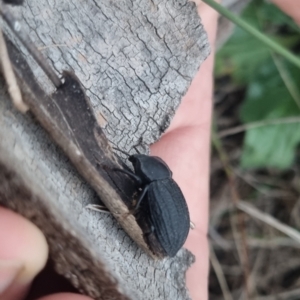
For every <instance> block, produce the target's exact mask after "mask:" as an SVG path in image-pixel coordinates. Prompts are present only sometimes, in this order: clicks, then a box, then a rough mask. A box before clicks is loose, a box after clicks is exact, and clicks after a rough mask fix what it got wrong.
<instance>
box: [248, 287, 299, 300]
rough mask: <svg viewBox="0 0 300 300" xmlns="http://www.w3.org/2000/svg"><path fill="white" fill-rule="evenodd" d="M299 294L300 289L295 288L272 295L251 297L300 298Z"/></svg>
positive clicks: (267, 298) (268, 298)
mask: <svg viewBox="0 0 300 300" xmlns="http://www.w3.org/2000/svg"><path fill="white" fill-rule="evenodd" d="M299 295H300V289H295V290H291V291H287V292H283V293H277V294H274V295H270V296H262V297H255V298H251V300H274V299H280V300H285V299H299Z"/></svg>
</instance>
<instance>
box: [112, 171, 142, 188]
mask: <svg viewBox="0 0 300 300" xmlns="http://www.w3.org/2000/svg"><path fill="white" fill-rule="evenodd" d="M112 171H117V172H121V173H124V174H126V175H128V176H129V177H130V178H132V179H133V180H134V181H135V182H136V183H137V184H138V185H139V186H140V185H142V180H141V178H140V177H139V176H137V175H136V174H134V173H133V172H130V171H127V170H123V169H117V168H113V169H112Z"/></svg>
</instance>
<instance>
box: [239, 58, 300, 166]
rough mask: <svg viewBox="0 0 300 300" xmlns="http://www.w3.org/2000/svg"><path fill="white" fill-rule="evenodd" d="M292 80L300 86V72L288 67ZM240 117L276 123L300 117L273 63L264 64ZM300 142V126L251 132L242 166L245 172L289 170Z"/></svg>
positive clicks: (266, 128)
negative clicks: (263, 168) (280, 120)
mask: <svg viewBox="0 0 300 300" xmlns="http://www.w3.org/2000/svg"><path fill="white" fill-rule="evenodd" d="M286 70H287V72H289V74H290V76H289V78H292V80H294V81H295V82H300V72H299V69H297V68H295V67H294V66H291V65H286ZM240 116H241V119H242V121H243V122H245V123H249V122H255V121H263V120H276V119H279V118H286V117H291V116H300V109H299V106H298V104H297V103H296V101H295V99H294V98H293V96H292V95H291V93H290V91H289V90H288V89H287V86H286V84H285V83H284V81H283V80H282V78H281V77H280V75H279V72H278V69H277V67H276V65H275V64H274V62H273V61H271V60H269V62H268V63H265V64H263V65H262V66H261V67H260V68H259V70H258V74H257V76H256V78H255V80H253V81H252V82H251V83H250V84H249V86H248V89H247V94H246V99H245V101H244V102H243V104H242V107H241V112H240ZM299 142H300V124H297V123H294V124H279V125H267V126H264V127H259V128H255V129H251V130H247V132H246V136H245V139H244V146H243V153H242V158H241V166H242V167H243V168H258V167H266V166H267V167H276V168H280V169H284V168H288V167H289V166H290V165H291V164H292V162H293V160H294V153H295V148H296V147H297V145H298V144H299Z"/></svg>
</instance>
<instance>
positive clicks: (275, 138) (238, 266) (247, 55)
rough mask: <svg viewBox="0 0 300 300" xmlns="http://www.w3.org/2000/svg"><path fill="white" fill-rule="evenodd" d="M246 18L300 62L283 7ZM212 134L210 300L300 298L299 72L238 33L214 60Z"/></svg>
mask: <svg viewBox="0 0 300 300" xmlns="http://www.w3.org/2000/svg"><path fill="white" fill-rule="evenodd" d="M295 1H298V0H295ZM241 17H242V18H243V19H244V20H246V21H247V22H248V23H249V24H251V25H252V26H253V27H255V28H256V29H258V30H259V31H260V32H264V33H265V34H266V35H268V36H269V37H271V38H272V39H273V40H274V41H276V42H277V43H278V44H280V45H282V46H284V47H285V48H287V49H289V51H291V52H293V53H294V54H296V55H299V52H300V28H299V26H298V25H297V24H295V23H294V22H293V20H292V19H291V18H289V17H288V16H286V15H285V14H284V13H283V12H281V11H280V10H279V9H278V8H277V7H276V6H274V5H272V4H271V3H269V2H267V1H263V0H252V1H251V2H250V4H249V5H248V6H247V7H246V9H245V10H244V12H243V13H242V15H241ZM299 59H300V57H299ZM212 136H213V139H212V144H213V146H212V148H213V154H212V162H211V166H212V167H211V223H210V231H209V237H210V243H211V272H210V286H209V289H210V299H226V300H227V299H228V300H231V299H256V300H258V299H259V300H266V299H268V300H269V299H270V300H271V299H289V300H292V299H293V300H294V299H300V231H299V230H300V197H299V196H300V166H299V161H300V155H299V154H300V152H299V150H300V148H299V145H300V69H299V68H298V67H297V66H295V65H293V64H291V63H290V62H288V61H287V60H286V59H284V58H283V57H281V56H279V55H277V54H275V53H274V52H273V51H272V50H270V48H268V47H266V46H265V45H263V44H262V43H261V42H260V41H258V40H257V39H256V38H255V37H253V36H251V35H250V34H249V33H246V32H245V31H244V30H242V29H240V28H238V27H236V28H235V30H234V33H233V35H232V36H231V37H230V39H229V40H228V41H227V42H226V44H225V45H224V46H223V47H222V48H221V49H219V51H218V53H217V56H216V64H215V110H214V126H213V134H212Z"/></svg>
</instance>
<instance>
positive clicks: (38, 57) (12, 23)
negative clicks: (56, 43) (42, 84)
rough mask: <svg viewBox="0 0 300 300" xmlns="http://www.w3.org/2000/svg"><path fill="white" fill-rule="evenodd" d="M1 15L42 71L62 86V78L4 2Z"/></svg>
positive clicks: (0, 4) (0, 9)
mask: <svg viewBox="0 0 300 300" xmlns="http://www.w3.org/2000/svg"><path fill="white" fill-rule="evenodd" d="M0 14H1V16H2V17H3V20H5V22H6V23H7V25H8V26H9V27H10V29H11V30H12V31H13V32H14V34H15V35H16V36H17V37H18V38H19V40H20V41H21V42H22V44H23V45H24V47H25V48H26V49H27V50H28V52H29V53H30V54H31V55H32V57H33V58H34V59H35V61H36V62H37V63H38V65H39V66H40V67H41V69H42V70H43V71H44V72H45V74H46V75H47V76H48V77H49V79H50V80H51V81H52V83H53V84H54V86H55V87H56V88H58V87H59V86H60V85H61V84H62V82H61V80H60V78H59V77H58V76H57V75H56V73H55V71H54V70H53V69H52V67H51V66H50V65H49V64H48V62H47V60H46V59H45V58H44V57H43V55H42V54H41V53H40V52H39V50H38V49H37V48H36V47H35V46H34V43H33V42H32V41H31V40H30V38H29V36H28V35H27V34H26V33H25V32H24V30H22V26H21V24H20V22H18V21H17V20H16V19H15V18H14V17H13V15H12V14H11V13H10V12H9V10H8V9H7V7H6V6H5V5H3V4H2V1H0Z"/></svg>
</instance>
